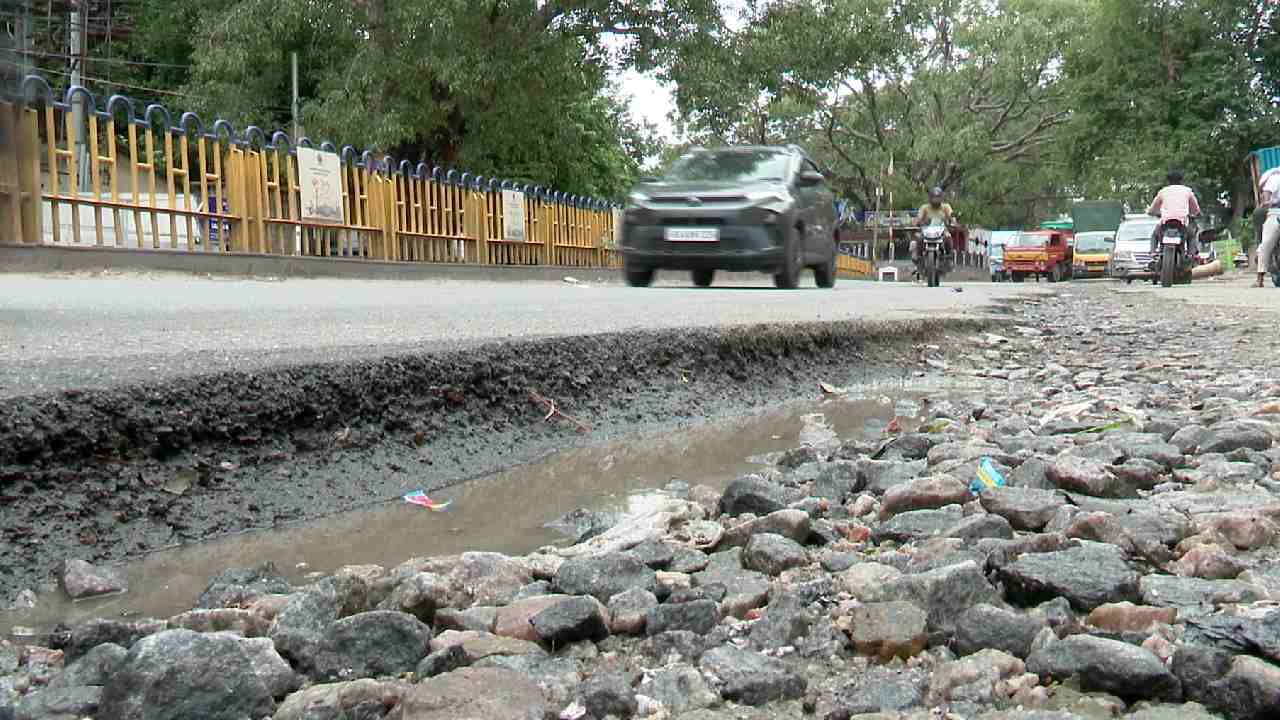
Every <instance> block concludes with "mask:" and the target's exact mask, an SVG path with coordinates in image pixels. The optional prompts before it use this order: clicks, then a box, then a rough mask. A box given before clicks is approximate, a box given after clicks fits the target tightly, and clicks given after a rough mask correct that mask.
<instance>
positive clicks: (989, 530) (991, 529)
mask: <svg viewBox="0 0 1280 720" xmlns="http://www.w3.org/2000/svg"><path fill="white" fill-rule="evenodd" d="M945 537H949V538H958V539H960V540H966V541H972V540H980V539H982V538H1003V539H1006V540H1009V539H1012V538H1013V527H1012V526H1011V525H1010V524H1009V521H1008V520H1005V519H1004V518H1002V517H1000V516H999V515H992V514H990V513H979V514H977V515H970V516H969V517H967V518H965V519H963V520H961V521H960V522H959V523H956V525H955V527H953V528H951V529H950V530H948V531H947V532H946V535H945Z"/></svg>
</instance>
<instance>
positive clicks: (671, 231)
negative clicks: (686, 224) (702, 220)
mask: <svg viewBox="0 0 1280 720" xmlns="http://www.w3.org/2000/svg"><path fill="white" fill-rule="evenodd" d="M667 242H720V230H719V229H717V228H667Z"/></svg>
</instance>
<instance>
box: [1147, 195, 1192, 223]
mask: <svg viewBox="0 0 1280 720" xmlns="http://www.w3.org/2000/svg"><path fill="white" fill-rule="evenodd" d="M1156 213H1160V223H1161V224H1164V223H1165V222H1167V221H1169V220H1177V221H1179V222H1181V223H1182V224H1183V225H1186V224H1187V220H1189V219H1190V218H1191V217H1193V216H1196V215H1199V214H1200V202H1199V201H1198V200H1196V194H1195V192H1194V191H1192V190H1191V188H1189V187H1187V186H1186V185H1166V186H1165V187H1164V188H1161V190H1160V192H1158V193H1156V199H1155V200H1154V201H1153V202H1152V203H1151V207H1149V208H1147V214H1148V215H1154V214H1156Z"/></svg>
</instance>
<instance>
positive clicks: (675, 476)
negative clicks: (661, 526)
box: [0, 397, 918, 636]
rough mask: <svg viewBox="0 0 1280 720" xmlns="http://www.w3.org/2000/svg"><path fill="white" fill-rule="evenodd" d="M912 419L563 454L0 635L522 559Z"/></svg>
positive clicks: (827, 409)
mask: <svg viewBox="0 0 1280 720" xmlns="http://www.w3.org/2000/svg"><path fill="white" fill-rule="evenodd" d="M917 412H918V407H917V406H916V405H915V404H914V403H913V402H911V401H909V400H898V401H894V400H892V399H890V398H888V397H879V398H873V399H867V398H853V397H837V398H833V399H829V400H826V401H821V402H812V401H806V402H797V403H789V404H785V405H782V406H779V407H777V408H775V409H773V410H770V411H768V412H764V413H760V414H757V415H752V416H748V417H743V418H737V419H734V420H730V421H726V422H718V423H715V424H707V425H702V426H695V427H691V428H686V429H681V430H679V431H677V432H670V433H665V434H658V435H651V436H643V437H638V438H632V439H628V440H626V441H618V442H613V443H609V444H605V445H599V446H594V447H586V448H578V449H573V450H566V451H563V452H559V453H555V454H553V455H550V456H548V457H546V458H544V459H542V460H540V461H538V462H535V463H531V464H528V465H522V466H519V467H516V468H513V469H510V470H507V471H504V472H500V473H497V474H494V475H490V476H487V477H482V478H479V479H476V480H472V481H468V482H465V483H463V484H460V485H457V486H455V487H452V488H448V489H445V490H441V491H439V492H437V493H433V496H434V498H433V499H436V500H449V501H451V504H450V505H449V507H448V509H447V510H445V511H443V512H432V511H430V510H427V509H424V508H421V507H418V506H415V505H410V504H406V503H403V502H402V501H400V499H399V498H397V499H396V500H393V501H389V502H386V503H381V504H378V505H375V506H372V507H369V508H366V509H362V510H357V511H352V512H347V513H341V514H337V515H333V516H329V517H326V518H322V519H319V520H313V521H309V522H306V523H300V524H296V525H286V526H281V527H276V528H272V529H269V530H260V531H253V532H249V533H244V534H239V535H233V536H228V537H223V538H220V539H216V540H211V541H208V542H203V543H197V544H192V545H186V546H182V547H177V548H173V549H168V550H164V551H160V552H156V553H153V554H150V555H147V556H145V557H143V558H140V559H138V560H136V561H134V562H132V563H129V564H128V565H126V566H125V568H124V571H125V574H126V576H127V579H128V585H129V588H130V590H129V591H128V592H127V593H124V594H120V595H114V596H110V597H105V598H94V599H90V600H83V601H78V602H72V601H70V600H69V599H67V598H66V596H65V595H63V594H62V593H61V592H49V593H46V594H44V595H43V596H41V597H40V598H39V599H38V602H37V604H36V607H35V608H34V609H29V610H13V611H7V612H4V613H0V633H9V634H12V635H15V636H27V635H31V634H35V635H42V634H44V633H46V632H47V631H48V630H49V629H50V628H51V627H53V626H54V625H56V624H57V623H64V622H65V623H71V624H75V623H78V622H83V621H86V620H89V619H93V618H121V617H126V618H127V617H156V618H165V617H169V616H172V615H175V614H177V613H180V612H183V611H186V610H188V609H190V608H191V607H192V606H193V605H194V604H195V602H196V599H197V598H198V597H199V595H200V593H201V592H202V591H203V590H204V588H205V586H206V585H207V584H208V582H209V579H210V578H212V577H213V576H215V575H217V574H218V573H220V572H222V571H223V570H225V569H227V568H232V567H249V566H253V565H257V564H260V563H263V562H267V561H270V562H272V563H274V564H275V566H276V568H277V569H278V570H279V571H280V572H281V573H283V574H284V575H286V576H289V577H290V578H291V579H292V580H294V581H295V582H296V581H305V579H306V577H307V576H308V575H309V574H313V573H318V574H327V573H331V572H333V571H335V570H337V569H338V568H340V567H342V566H344V565H359V564H378V565H384V566H394V565H396V564H399V563H400V562H403V561H405V560H408V559H409V558H412V557H420V556H429V555H451V554H456V553H461V552H466V551H476V550H482V551H491V552H502V553H509V554H524V553H528V552H530V551H532V550H534V549H536V548H538V547H541V546H544V545H548V544H553V543H557V542H564V538H563V536H561V535H559V534H557V533H555V532H553V531H551V530H549V529H547V528H546V527H545V525H546V524H547V523H549V522H551V521H553V520H555V519H556V518H558V517H560V516H562V515H564V514H565V513H567V512H569V511H572V510H575V509H577V508H587V509H590V510H598V511H607V512H615V513H623V514H627V513H635V512H640V511H642V510H643V509H644V508H645V507H646V506H647V505H648V504H649V503H651V502H654V501H655V500H658V499H660V498H661V497H662V491H661V488H663V487H665V486H667V485H668V484H669V483H670V482H671V481H673V480H681V481H684V482H686V483H688V484H690V485H694V484H699V483H701V484H705V485H710V486H712V487H714V488H716V489H723V488H724V487H725V486H726V485H727V484H728V483H729V482H730V481H732V480H733V479H734V478H736V477H738V476H740V475H742V474H744V473H747V472H751V471H752V470H755V469H759V467H760V466H759V464H758V463H759V462H761V458H762V457H764V456H767V455H768V454H769V453H773V452H777V451H782V450H787V449H790V448H794V447H796V446H798V445H811V446H814V447H820V448H833V447H835V446H837V445H838V444H839V442H840V438H842V437H843V438H853V437H869V436H872V435H875V434H877V433H878V432H879V431H880V430H881V429H882V428H883V427H884V426H885V425H886V424H887V423H888V422H889V421H890V420H891V419H893V418H894V417H901V418H903V419H908V418H911V417H913V416H914V415H915V414H916V413H917Z"/></svg>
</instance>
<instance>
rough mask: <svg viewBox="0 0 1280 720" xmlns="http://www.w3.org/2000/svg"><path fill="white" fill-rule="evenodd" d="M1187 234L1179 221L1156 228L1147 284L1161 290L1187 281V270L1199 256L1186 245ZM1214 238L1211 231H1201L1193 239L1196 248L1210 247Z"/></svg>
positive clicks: (1185, 228)
mask: <svg viewBox="0 0 1280 720" xmlns="http://www.w3.org/2000/svg"><path fill="white" fill-rule="evenodd" d="M1190 236H1191V231H1190V229H1189V228H1188V227H1187V225H1186V224H1185V223H1183V222H1181V221H1179V220H1169V221H1167V222H1165V223H1164V224H1163V225H1161V226H1160V229H1159V231H1158V233H1157V237H1158V239H1159V243H1157V245H1156V248H1155V252H1154V253H1152V256H1151V265H1150V269H1151V271H1152V275H1151V283H1152V284H1153V285H1154V284H1157V283H1158V284H1159V285H1161V286H1162V287H1170V286H1172V285H1174V284H1175V283H1177V284H1188V283H1190V282H1191V268H1192V267H1193V266H1194V265H1195V264H1196V263H1197V260H1198V259H1199V255H1200V253H1199V252H1198V250H1197V252H1195V253H1193V252H1192V248H1191V243H1190ZM1217 236H1218V231H1217V230H1214V229H1208V230H1201V231H1200V232H1199V233H1198V234H1197V236H1196V239H1197V241H1198V243H1197V244H1198V246H1199V247H1204V246H1206V245H1210V244H1212V243H1213V242H1214V241H1215V240H1216V239H1217Z"/></svg>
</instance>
